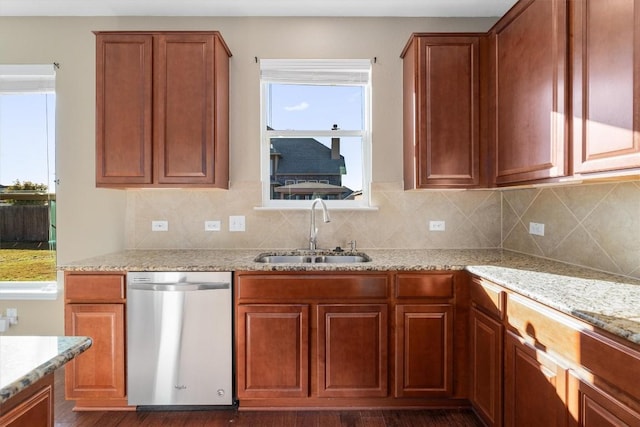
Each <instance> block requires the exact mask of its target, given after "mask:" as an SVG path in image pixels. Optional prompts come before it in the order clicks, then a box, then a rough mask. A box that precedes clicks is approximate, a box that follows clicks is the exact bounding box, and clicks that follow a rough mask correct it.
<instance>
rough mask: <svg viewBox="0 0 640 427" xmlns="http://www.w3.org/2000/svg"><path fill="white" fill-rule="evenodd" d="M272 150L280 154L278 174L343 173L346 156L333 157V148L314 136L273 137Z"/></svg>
mask: <svg viewBox="0 0 640 427" xmlns="http://www.w3.org/2000/svg"><path fill="white" fill-rule="evenodd" d="M271 146H272V148H271V152H272V153H274V154H275V153H277V154H279V155H280V158H279V160H278V171H277V174H278V175H312V174H318V175H342V174H344V173H346V172H345V170H346V169H345V162H344V156H342V155H341V156H340V158H338V159H332V158H331V148H329V147H327V146H326V145H324V144H322V143H321V142H320V141H318V140H316V139H314V138H272V139H271Z"/></svg>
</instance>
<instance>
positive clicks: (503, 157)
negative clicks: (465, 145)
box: [492, 0, 568, 185]
mask: <svg viewBox="0 0 640 427" xmlns="http://www.w3.org/2000/svg"><path fill="white" fill-rule="evenodd" d="M566 12H567V1H566V0H521V1H520V2H518V3H517V4H516V5H515V6H514V7H513V8H512V9H511V10H510V11H509V12H508V13H507V14H506V15H505V16H504V17H503V18H502V19H501V20H500V21H499V22H498V23H497V24H496V26H495V27H494V29H493V31H492V33H493V42H494V43H495V49H494V50H493V56H494V58H493V62H494V64H493V67H492V68H493V69H494V75H495V87H494V89H495V92H494V95H493V96H494V98H495V103H496V107H495V110H494V113H495V122H494V124H495V156H496V158H495V181H496V184H498V185H500V184H513V183H522V182H527V181H533V180H540V179H546V178H555V177H562V176H565V175H567V173H568V155H567V154H568V150H567V148H568V138H567V132H566V124H565V123H566V116H565V113H566V96H565V93H566V81H565V80H566V77H565V75H566V69H567V68H566V67H567V64H566V62H567V61H566V57H567V48H566V46H567V37H568V35H567V25H566V22H567V19H566V18H567V15H566Z"/></svg>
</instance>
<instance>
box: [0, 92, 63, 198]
mask: <svg viewBox="0 0 640 427" xmlns="http://www.w3.org/2000/svg"><path fill="white" fill-rule="evenodd" d="M47 111H48V112H49V113H50V117H49V123H48V124H47V120H46V119H45V118H46V113H47ZM47 125H48V126H47ZM47 139H48V140H49V143H50V147H49V149H47ZM47 165H48V166H47ZM54 179H55V95H53V94H47V95H45V94H24V95H22V94H20V95H0V184H3V185H11V184H13V183H14V181H15V180H20V181H21V182H24V181H31V182H34V183H38V184H43V183H44V184H47V185H49V191H50V192H55V185H54V183H53V180H54Z"/></svg>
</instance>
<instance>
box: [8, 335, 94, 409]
mask: <svg viewBox="0 0 640 427" xmlns="http://www.w3.org/2000/svg"><path fill="white" fill-rule="evenodd" d="M91 343H92V342H91V338H88V337H41V336H7V337H4V336H0V404H2V403H4V402H5V401H7V400H9V399H10V398H11V397H13V396H15V395H16V394H18V393H19V392H20V391H22V390H24V389H26V388H27V387H29V386H30V385H31V384H34V383H36V382H37V381H38V380H40V379H41V378H43V377H45V376H46V375H48V374H50V373H52V372H53V371H55V370H56V369H58V368H60V367H61V366H62V365H64V364H65V363H67V362H68V361H69V360H71V359H73V358H74V357H76V356H78V355H79V354H80V353H82V352H84V351H85V350H87V349H88V348H89V347H91Z"/></svg>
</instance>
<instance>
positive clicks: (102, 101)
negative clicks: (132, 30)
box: [96, 34, 153, 186]
mask: <svg viewBox="0 0 640 427" xmlns="http://www.w3.org/2000/svg"><path fill="white" fill-rule="evenodd" d="M152 46H153V43H152V37H151V35H142V34H98V35H97V36H96V185H98V186H101V185H118V184H150V183H151V181H152V166H151V163H152V140H153V139H152V138H153V135H152V117H151V116H152V65H153V64H152Z"/></svg>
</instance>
